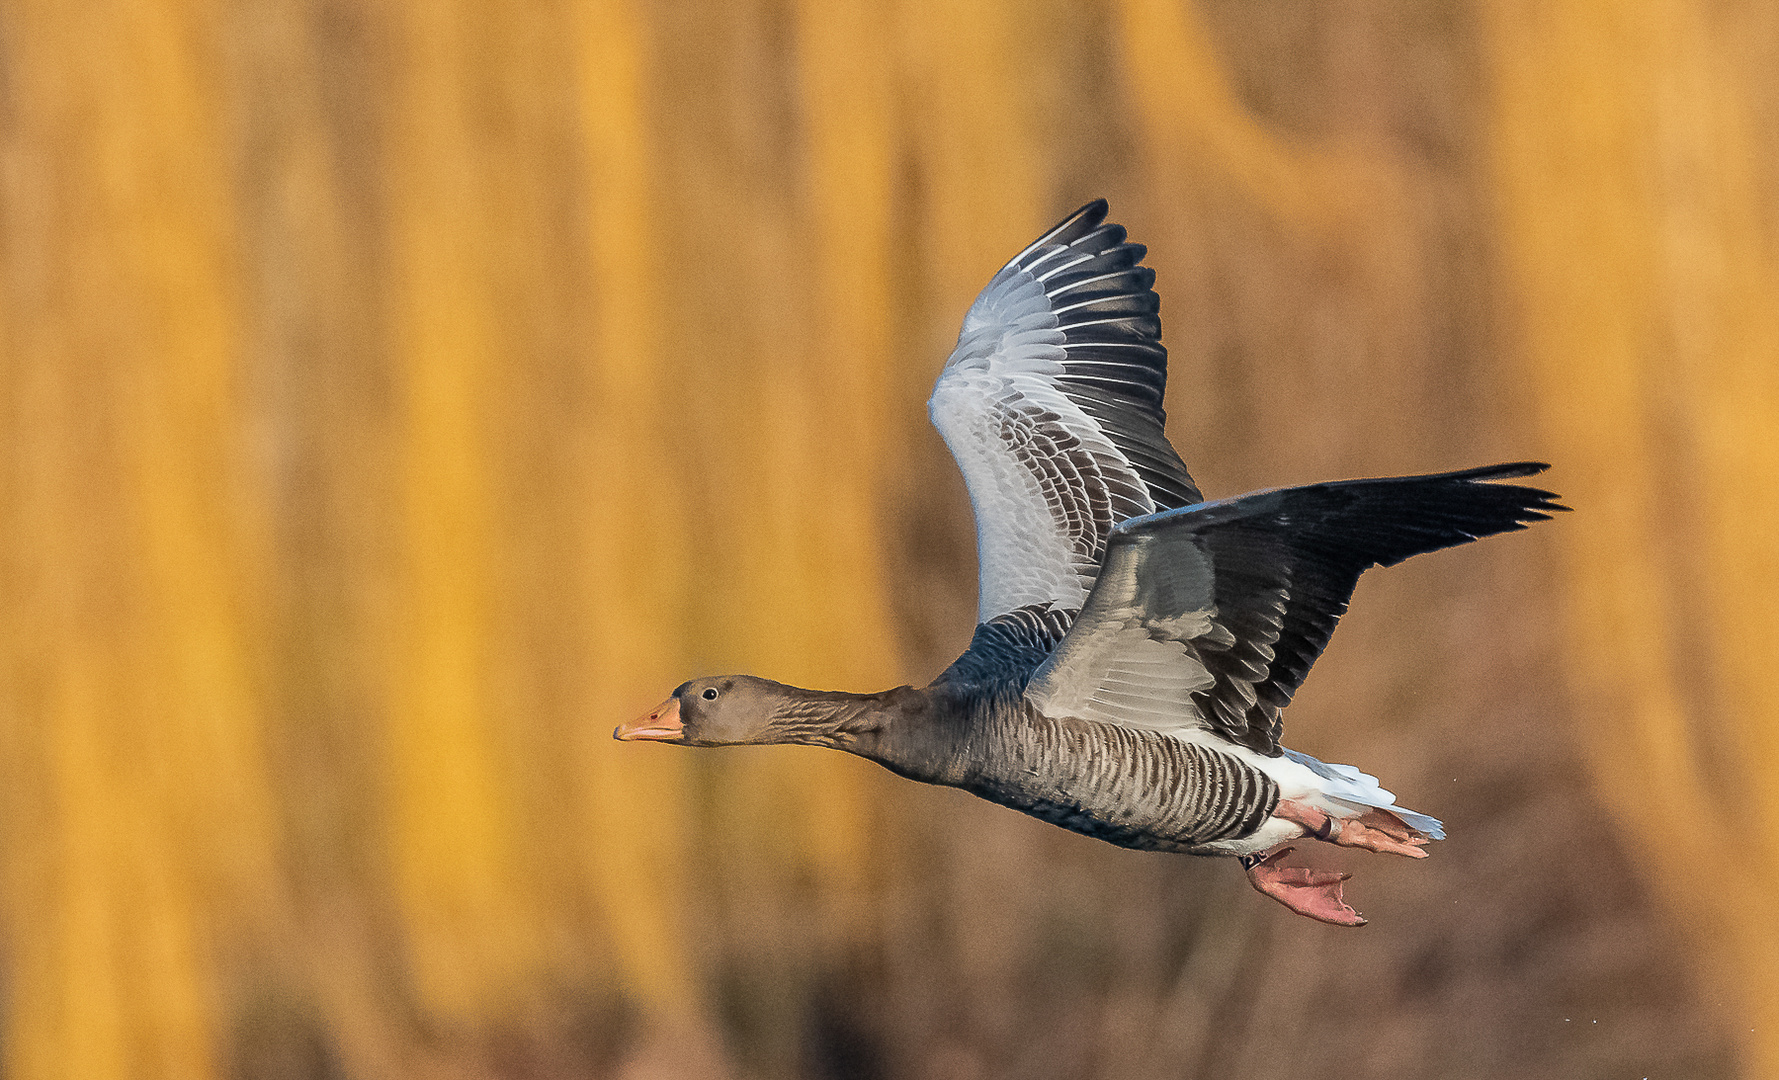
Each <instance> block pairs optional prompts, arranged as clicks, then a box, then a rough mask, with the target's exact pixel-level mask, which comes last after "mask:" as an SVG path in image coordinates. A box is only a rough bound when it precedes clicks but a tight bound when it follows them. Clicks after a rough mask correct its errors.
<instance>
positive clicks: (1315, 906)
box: [1241, 847, 1365, 926]
mask: <svg viewBox="0 0 1779 1080" xmlns="http://www.w3.org/2000/svg"><path fill="white" fill-rule="evenodd" d="M1296 850H1297V849H1296V848H1293V847H1281V848H1275V849H1274V850H1273V851H1272V853H1271V854H1267V853H1265V852H1262V853H1260V854H1258V855H1243V856H1241V862H1242V867H1243V868H1244V869H1246V870H1247V871H1248V883H1249V884H1251V885H1253V886H1254V888H1255V889H1257V890H1258V891H1259V892H1260V893H1261V895H1263V896H1270V897H1272V898H1273V899H1274V900H1277V901H1278V902H1279V903H1281V904H1284V905H1285V906H1286V907H1288V908H1290V909H1291V910H1292V911H1295V912H1297V913H1298V914H1299V915H1307V916H1308V917H1310V918H1312V919H1315V920H1316V921H1317V922H1325V923H1330V924H1332V925H1334V926H1364V925H1365V919H1364V917H1363V916H1361V915H1360V914H1359V913H1358V912H1357V911H1354V910H1353V909H1352V908H1351V907H1349V906H1348V905H1347V902H1346V901H1345V900H1343V899H1342V898H1341V883H1342V882H1344V881H1346V880H1347V879H1348V878H1350V877H1352V876H1353V875H1351V874H1342V873H1337V872H1335V871H1333V870H1312V869H1310V868H1309V867H1307V866H1283V865H1280V863H1281V862H1282V860H1283V859H1284V858H1285V856H1287V855H1289V854H1291V853H1292V852H1293V851H1296Z"/></svg>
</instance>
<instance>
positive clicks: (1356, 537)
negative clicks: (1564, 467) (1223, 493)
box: [1025, 462, 1567, 755]
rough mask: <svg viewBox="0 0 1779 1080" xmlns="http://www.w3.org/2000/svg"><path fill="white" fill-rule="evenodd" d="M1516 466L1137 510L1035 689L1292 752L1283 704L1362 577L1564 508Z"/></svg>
mask: <svg viewBox="0 0 1779 1080" xmlns="http://www.w3.org/2000/svg"><path fill="white" fill-rule="evenodd" d="M1545 468H1546V466H1544V465H1541V464H1535V463H1529V462H1518V463H1514V464H1508V465H1493V466H1489V467H1486V468H1481V469H1470V470H1468V471H1465V472H1455V473H1443V474H1440V475H1435V476H1405V477H1396V478H1391V479H1382V480H1347V481H1341V482H1338V483H1329V484H1313V485H1310V486H1308V487H1296V488H1281V489H1278V490H1274V491H1262V492H1256V493H1255V494H1252V495H1244V496H1242V497H1240V498H1237V499H1228V500H1224V501H1221V502H1214V503H1206V504H1202V505H1199V506H1192V507H1187V508H1186V509H1182V510H1174V511H1170V512H1167V513H1158V514H1154V515H1152V516H1149V517H1145V518H1140V519H1137V520H1134V521H1127V522H1125V523H1124V524H1122V525H1120V526H1119V527H1118V528H1117V529H1115V530H1114V531H1113V534H1112V541H1111V545H1110V548H1109V550H1108V551H1107V553H1106V564H1105V568H1104V570H1103V571H1102V572H1101V573H1100V576H1099V581H1098V583H1097V584H1096V585H1095V586H1094V589H1093V594H1092V595H1091V596H1090V597H1089V598H1088V601H1087V605H1086V607H1085V608H1084V609H1083V610H1082V612H1081V614H1080V616H1079V617H1078V618H1077V619H1076V620H1075V622H1074V625H1073V626H1072V627H1071V628H1070V630H1069V632H1068V634H1067V635H1066V636H1065V637H1064V638H1063V640H1062V642H1061V644H1059V645H1058V646H1057V647H1056V650H1055V651H1054V652H1053V653H1051V655H1050V657H1049V659H1048V660H1046V661H1045V662H1044V664H1043V665H1042V666H1041V667H1039V668H1038V670H1037V671H1036V672H1034V673H1033V676H1032V679H1031V681H1030V682H1029V683H1028V684H1027V686H1026V691H1025V696H1026V699H1027V700H1028V701H1030V702H1031V703H1032V704H1033V706H1035V707H1036V708H1037V710H1038V711H1039V712H1040V713H1042V714H1044V715H1045V716H1051V717H1062V716H1073V717H1080V718H1083V719H1090V720H1100V721H1105V722H1109V723H1115V724H1123V725H1126V726H1130V727H1141V728H1154V729H1161V730H1169V729H1181V728H1192V727H1196V728H1202V729H1205V730H1207V731H1210V732H1212V733H1214V734H1215V735H1218V736H1220V737H1222V738H1225V739H1228V740H1230V741H1231V742H1235V743H1239V744H1241V745H1243V746H1246V747H1248V748H1250V749H1252V750H1255V751H1258V752H1260V753H1263V754H1268V755H1277V754H1278V753H1279V752H1280V751H1279V734H1280V724H1279V712H1280V710H1282V709H1283V708H1284V707H1285V706H1286V704H1288V703H1289V702H1290V700H1291V695H1292V693H1293V692H1295V691H1296V689H1297V687H1298V686H1299V685H1300V684H1301V683H1302V682H1303V679H1304V676H1305V675H1307V674H1308V673H1309V670H1310V665H1311V664H1313V663H1315V661H1316V657H1318V656H1320V655H1321V654H1322V649H1323V648H1324V647H1325V646H1326V645H1327V644H1328V637H1329V635H1330V634H1332V633H1334V625H1335V623H1336V622H1338V621H1339V619H1340V616H1341V613H1342V612H1344V611H1346V608H1347V600H1348V599H1349V598H1350V597H1351V596H1352V595H1353V586H1354V585H1356V584H1357V583H1358V581H1359V575H1360V573H1362V572H1363V571H1364V570H1366V569H1367V568H1368V567H1371V566H1374V565H1382V566H1390V565H1393V564H1395V563H1398V562H1401V561H1402V560H1403V559H1406V558H1408V557H1409V556H1411V555H1418V554H1420V553H1421V552H1424V551H1436V550H1438V549H1440V548H1444V547H1450V546H1452V545H1454V544H1462V543H1465V542H1466V541H1470V540H1475V539H1478V538H1479V537H1484V536H1490V535H1493V534H1495V533H1499V532H1507V531H1509V530H1512V529H1523V528H1525V527H1526V526H1527V525H1528V524H1529V523H1531V522H1534V521H1543V520H1547V519H1548V518H1549V516H1550V514H1551V512H1552V511H1556V510H1563V509H1567V508H1566V507H1563V506H1560V505H1558V504H1557V503H1556V501H1555V500H1556V496H1554V495H1552V494H1551V493H1550V492H1548V491H1540V490H1538V489H1536V488H1529V487H1520V486H1518V485H1513V484H1493V483H1488V482H1487V481H1490V480H1500V479H1505V478H1509V477H1519V476H1531V475H1533V474H1534V473H1538V472H1542V471H1543V470H1544V469H1545Z"/></svg>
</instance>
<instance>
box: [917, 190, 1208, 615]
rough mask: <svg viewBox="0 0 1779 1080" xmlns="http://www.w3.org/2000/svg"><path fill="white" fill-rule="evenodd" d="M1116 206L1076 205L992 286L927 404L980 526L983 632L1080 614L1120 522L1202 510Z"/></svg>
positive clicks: (1143, 279)
mask: <svg viewBox="0 0 1779 1080" xmlns="http://www.w3.org/2000/svg"><path fill="white" fill-rule="evenodd" d="M1106 209H1107V207H1106V203H1105V202H1104V201H1103V200H1101V201H1097V202H1094V203H1090V204H1088V205H1087V206H1085V207H1082V208H1081V209H1080V210H1078V211H1076V212H1075V213H1074V214H1073V215H1071V216H1070V217H1069V218H1068V219H1066V220H1065V221H1063V222H1062V223H1061V224H1060V225H1058V226H1057V227H1056V228H1054V229H1052V230H1051V231H1050V232H1048V233H1046V234H1045V235H1044V236H1042V237H1040V238H1039V239H1038V240H1037V241H1035V242H1034V243H1033V244H1032V245H1031V246H1030V247H1028V248H1026V250H1025V251H1023V252H1021V253H1020V254H1019V255H1018V256H1016V257H1015V258H1014V259H1013V260H1012V261H1011V262H1009V263H1008V264H1007V265H1006V266H1005V267H1003V268H1002V269H1001V271H1000V272H999V273H997V274H996V275H995V276H994V278H993V280H991V281H990V282H989V284H988V286H987V287H986V288H985V289H983V290H982V293H981V295H979V296H978V297H977V298H976V302H975V303H974V304H973V305H972V306H971V308H970V311H969V313H968V314H967V315H966V316H965V317H964V325H963V330H962V332H961V333H960V334H959V336H958V343H957V347H956V348H955V349H954V350H953V352H952V354H951V357H950V358H949V359H948V360H947V361H946V363H945V369H944V371H943V372H942V373H941V374H940V376H939V380H938V383H937V385H935V386H934V388H933V396H932V399H931V401H930V402H929V403H928V410H929V413H930V414H931V416H932V420H933V425H934V426H935V427H937V428H938V429H939V433H940V435H941V436H943V437H944V439H945V442H946V445H947V446H949V447H950V449H951V453H952V456H953V457H955V458H956V459H957V463H958V467H959V469H961V470H962V472H963V474H964V482H965V484H966V486H967V487H968V488H969V492H970V502H971V505H972V507H973V508H974V510H975V514H976V543H977V553H978V555H979V559H980V564H981V571H980V586H981V595H980V600H979V603H978V622H981V623H987V622H989V621H990V620H992V619H994V618H995V617H997V616H1002V615H1007V614H1009V613H1012V612H1015V611H1018V610H1019V609H1022V608H1032V609H1034V610H1037V611H1040V612H1042V611H1056V612H1070V613H1072V612H1074V611H1078V610H1079V609H1080V608H1081V606H1082V605H1083V604H1084V603H1085V602H1086V601H1087V596H1088V592H1089V590H1090V589H1091V588H1092V586H1093V582H1094V579H1095V578H1096V577H1097V576H1098V573H1099V566H1100V560H1101V558H1102V557H1103V556H1104V554H1105V549H1106V543H1107V541H1108V540H1109V539H1110V538H1111V535H1112V529H1113V527H1114V526H1115V525H1117V524H1118V523H1119V522H1121V521H1124V520H1125V519H1127V518H1131V517H1136V516H1140V515H1144V514H1150V513H1153V512H1155V511H1157V510H1163V509H1169V508H1173V507H1179V506H1186V505H1190V504H1192V503H1195V502H1198V501H1199V493H1198V489H1197V487H1196V486H1194V484H1193V482H1192V478H1191V476H1190V475H1188V473H1187V472H1186V467H1185V465H1184V464H1183V463H1182V462H1181V461H1180V458H1179V455H1178V454H1176V453H1175V452H1174V449H1173V447H1172V446H1170V445H1169V444H1168V441H1167V438H1166V436H1165V435H1164V434H1163V424H1164V421H1165V414H1164V412H1163V410H1162V393H1163V390H1164V388H1165V386H1166V379H1167V353H1166V350H1165V349H1163V348H1162V345H1161V341H1160V337H1161V320H1160V317H1159V315H1158V314H1157V313H1158V312H1159V310H1160V301H1159V299H1158V298H1157V297H1156V295H1155V292H1154V290H1153V288H1152V286H1153V284H1154V281H1155V274H1154V271H1152V270H1150V269H1148V268H1147V267H1144V266H1141V265H1139V263H1140V262H1141V260H1142V257H1143V255H1144V254H1145V251H1146V249H1145V248H1143V247H1142V246H1141V245H1139V244H1130V243H1126V242H1125V232H1124V229H1123V228H1122V227H1120V226H1118V225H1115V224H1105V223H1104V220H1105V215H1106Z"/></svg>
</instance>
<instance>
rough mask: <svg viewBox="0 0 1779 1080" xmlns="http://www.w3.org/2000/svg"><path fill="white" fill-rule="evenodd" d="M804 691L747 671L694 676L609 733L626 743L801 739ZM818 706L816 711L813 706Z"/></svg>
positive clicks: (739, 742) (705, 743) (724, 743)
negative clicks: (702, 677)
mask: <svg viewBox="0 0 1779 1080" xmlns="http://www.w3.org/2000/svg"><path fill="white" fill-rule="evenodd" d="M807 695H808V692H807V691H799V690H797V689H796V688H795V687H791V686H786V685H784V684H783V683H775V682H773V681H772V680H770V679H757V678H755V677H753V676H752V675H720V676H716V677H714V678H709V679H693V680H692V681H691V682H688V683H685V684H683V685H682V686H680V688H679V689H677V690H675V691H674V692H673V696H672V697H670V698H668V699H667V700H666V701H663V702H662V703H661V704H659V705H657V706H655V707H654V708H653V709H651V710H649V711H648V712H647V713H644V714H643V715H642V716H639V717H637V718H636V719H635V720H632V721H631V722H630V723H628V724H623V725H621V726H620V727H619V728H618V729H617V730H616V731H614V732H612V737H613V738H615V739H621V740H624V741H626V742H631V741H641V740H647V741H651V742H669V743H677V744H679V745H681V746H746V745H758V744H762V743H781V742H800V741H803V740H802V739H800V738H798V737H797V736H799V735H801V734H802V733H803V732H804V731H806V730H807V729H808V727H809V724H808V721H809V720H810V719H814V717H811V716H810V715H809V713H810V711H811V710H810V709H809V708H808V707H807V706H808V704H809V703H808V701H807V700H806V696H807ZM818 711H819V710H818Z"/></svg>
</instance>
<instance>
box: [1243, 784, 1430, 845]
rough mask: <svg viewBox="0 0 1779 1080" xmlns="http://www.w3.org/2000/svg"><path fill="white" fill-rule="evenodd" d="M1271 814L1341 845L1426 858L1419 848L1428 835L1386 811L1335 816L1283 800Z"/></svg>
mask: <svg viewBox="0 0 1779 1080" xmlns="http://www.w3.org/2000/svg"><path fill="white" fill-rule="evenodd" d="M1273 816H1274V817H1278V818H1283V819H1285V820H1286V821H1290V822H1294V823H1296V824H1298V825H1301V826H1303V828H1304V831H1305V832H1307V833H1308V834H1309V835H1310V836H1313V837H1315V838H1316V839H1317V840H1324V841H1327V842H1328V843H1330V844H1339V845H1340V846H1341V847H1355V848H1363V849H1364V850H1366V851H1377V852H1382V853H1385V854H1389V855H1406V856H1408V857H1409V858H1411V859H1425V858H1426V857H1427V853H1426V852H1425V851H1422V850H1421V849H1422V848H1423V847H1425V846H1426V845H1427V838H1426V837H1425V836H1422V835H1421V834H1420V833H1418V832H1416V831H1415V830H1413V829H1411V828H1409V827H1408V824H1407V823H1406V822H1404V821H1403V820H1402V819H1401V818H1399V817H1397V816H1396V815H1395V814H1392V813H1390V812H1389V811H1388V810H1379V809H1371V810H1367V811H1365V813H1363V814H1359V815H1357V816H1355V817H1347V818H1337V817H1334V816H1332V815H1330V814H1329V813H1328V812H1327V811H1325V810H1320V809H1318V808H1316V807H1314V806H1310V805H1308V804H1306V803H1300V802H1297V801H1295V800H1292V799H1286V800H1285V801H1284V802H1281V803H1280V804H1279V805H1278V807H1277V808H1276V809H1275V810H1273Z"/></svg>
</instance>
